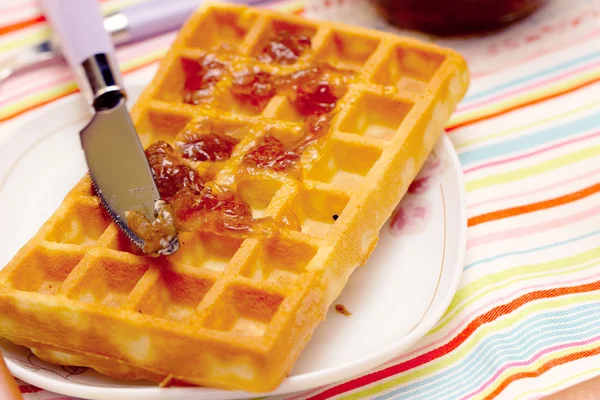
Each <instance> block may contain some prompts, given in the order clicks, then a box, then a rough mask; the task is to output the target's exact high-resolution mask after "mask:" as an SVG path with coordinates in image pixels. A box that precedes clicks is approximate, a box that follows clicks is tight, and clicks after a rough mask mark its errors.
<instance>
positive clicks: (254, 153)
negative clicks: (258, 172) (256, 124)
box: [243, 134, 300, 173]
mask: <svg viewBox="0 0 600 400" xmlns="http://www.w3.org/2000/svg"><path fill="white" fill-rule="evenodd" d="M299 159H300V155H298V153H296V152H295V151H294V150H288V149H286V147H285V146H284V144H283V143H282V142H280V141H279V140H278V139H277V138H275V137H274V136H272V135H270V134H267V136H265V137H264V138H263V139H262V140H261V142H260V143H259V144H258V145H257V146H256V147H254V149H252V150H251V151H250V152H249V153H248V154H246V155H245V156H244V159H243V163H244V164H245V165H246V166H249V167H255V168H260V169H265V168H268V169H271V170H273V171H276V172H288V173H294V172H296V173H297V172H298V171H297V169H298V160H299Z"/></svg>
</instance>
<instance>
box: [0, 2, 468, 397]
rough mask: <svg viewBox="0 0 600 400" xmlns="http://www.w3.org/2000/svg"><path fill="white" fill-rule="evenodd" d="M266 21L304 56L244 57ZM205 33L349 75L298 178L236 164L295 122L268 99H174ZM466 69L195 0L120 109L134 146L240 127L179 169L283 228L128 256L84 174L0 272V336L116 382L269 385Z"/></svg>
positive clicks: (295, 352)
mask: <svg viewBox="0 0 600 400" xmlns="http://www.w3.org/2000/svg"><path fill="white" fill-rule="evenodd" d="M281 29H286V30H289V31H291V32H295V33H299V32H302V33H304V34H306V35H308V36H310V38H311V49H310V51H308V52H305V54H303V55H302V56H301V57H300V59H299V60H298V61H297V62H295V63H293V64H292V65H285V66H282V65H273V64H268V63H262V62H260V61H259V60H258V59H257V57H256V55H257V54H259V52H260V50H261V49H262V48H263V47H264V46H265V44H266V43H267V41H268V40H270V39H271V38H272V37H273V35H274V34H275V33H277V32H278V31H279V30H281ZM223 43H227V44H229V45H232V46H234V48H236V50H237V52H239V54H241V57H244V59H245V60H246V62H247V65H256V66H258V67H259V68H261V69H262V70H264V71H267V72H270V73H273V74H282V73H287V72H291V71H297V70H299V69H301V68H306V67H307V66H310V65H311V63H312V62H313V61H321V62H322V61H324V62H327V63H330V64H331V65H333V66H334V67H337V68H340V69H344V70H351V71H353V72H355V74H356V75H355V79H354V80H353V81H352V82H351V83H350V84H349V87H348V91H347V93H346V94H345V95H344V96H343V97H342V98H341V99H340V100H338V102H337V105H336V109H335V116H334V117H333V119H332V123H331V130H330V132H329V134H328V136H327V138H326V140H325V141H323V142H322V143H320V144H319V145H318V146H315V147H314V148H311V149H309V150H308V151H306V152H305V153H304V154H303V156H302V160H301V164H302V177H301V178H300V179H296V178H295V177H290V176H286V175H284V174H278V173H272V172H268V171H261V172H259V173H257V174H255V175H252V176H245V177H244V178H243V179H239V177H237V175H236V174H237V171H239V170H240V163H241V162H242V159H243V156H244V155H245V154H246V153H247V152H248V151H249V150H250V149H252V148H253V147H254V146H255V145H256V144H257V143H258V142H259V141H260V139H261V138H262V137H263V136H264V135H265V134H266V132H270V133H272V134H273V135H274V136H276V137H278V138H279V139H280V140H281V141H282V142H289V141H290V140H292V139H293V138H295V137H297V136H298V135H299V134H300V132H301V130H302V124H303V117H302V116H301V115H300V114H299V113H298V110H296V109H295V107H294V104H293V103H292V102H291V101H289V99H288V98H286V97H285V96H280V95H276V96H274V97H273V98H272V99H271V100H270V101H269V102H268V103H267V104H266V106H265V107H264V108H263V109H262V110H258V111H257V110H256V109H254V108H251V107H248V104H245V103H244V102H243V101H240V100H239V99H238V98H235V97H234V96H232V95H231V93H230V91H229V88H230V86H231V80H230V79H228V78H227V77H226V78H223V79H221V80H220V81H219V82H218V83H217V86H216V88H215V92H214V93H215V95H216V99H217V101H216V102H214V103H211V104H209V105H192V104H184V103H183V102H182V94H181V88H182V85H183V71H182V69H181V62H180V60H181V59H182V58H187V59H191V60H195V59H198V58H199V57H200V56H202V55H204V54H205V52H206V51H210V50H212V49H213V48H215V47H216V46H218V45H221V44H223ZM468 81H469V76H468V71H467V69H466V66H465V64H464V61H463V60H462V58H461V57H460V56H459V55H458V54H456V53H454V52H452V51H450V50H446V49H441V48H438V47H436V46H433V45H428V44H424V43H421V42H417V41H414V40H410V39H406V38H401V37H397V36H391V35H389V34H384V33H381V32H374V31H367V30H362V29H358V28H354V27H346V26H342V25H336V24H329V23H323V22H319V23H317V22H312V21H308V20H305V19H301V18H298V17H294V16H289V15H283V14H279V13H275V12H272V11H267V10H260V9H253V8H247V7H244V6H233V5H219V4H215V5H211V6H207V7H204V8H202V9H201V10H198V12H196V13H195V14H194V15H193V16H192V17H191V18H190V19H189V21H188V22H187V23H186V24H185V26H184V27H183V28H182V30H181V31H180V34H179V35H178V37H177V39H176V41H175V42H174V44H173V46H172V48H171V50H170V52H169V53H168V55H167V56H166V57H165V59H164V60H163V62H162V63H161V65H160V67H159V70H158V71H157V73H156V75H155V78H154V79H153V81H152V82H151V84H150V85H149V86H148V87H147V89H146V90H145V91H144V93H143V94H142V96H141V97H140V99H139V100H138V102H137V103H136V105H135V106H134V108H133V110H132V118H133V120H134V123H135V124H136V127H137V128H138V132H139V134H140V137H141V139H142V142H143V144H144V145H145V146H148V145H149V144H151V143H153V142H156V141H157V140H165V141H167V142H169V143H173V141H174V139H175V137H176V136H177V134H179V133H180V132H181V131H182V130H184V129H186V128H190V127H193V126H194V124H197V123H201V122H202V121H205V120H206V119H207V118H208V119H210V120H211V121H213V122H214V123H215V124H222V125H223V126H227V127H232V126H233V127H235V126H239V127H243V128H244V129H240V130H235V129H229V130H230V131H232V132H242V133H243V134H240V135H241V136H240V137H238V138H237V139H239V140H240V142H239V143H238V144H237V145H236V146H235V148H234V151H233V153H232V155H231V157H230V158H229V160H227V161H226V162H216V163H215V162H200V163H196V164H194V167H195V168H196V169H197V170H198V171H200V172H201V173H202V174H204V176H211V177H214V180H215V181H216V182H217V183H220V184H222V185H225V186H228V187H230V188H233V189H234V190H235V191H237V193H239V194H240V195H241V196H242V198H244V200H246V201H247V202H248V204H250V205H251V207H252V211H253V214H254V216H256V217H260V216H271V217H274V218H275V219H278V220H281V219H282V218H283V217H284V216H285V215H288V214H289V213H290V212H293V213H294V214H295V215H296V216H297V217H298V219H299V221H300V223H301V231H300V232H298V231H289V232H287V234H286V235H284V236H283V237H275V238H265V239H254V238H246V239H240V238H235V237H223V236H215V235H213V234H211V233H199V232H192V233H183V234H181V236H180V238H181V241H182V247H181V249H180V250H179V251H178V252H177V253H176V254H175V255H173V256H170V257H168V258H166V259H165V258H159V259H154V258H149V257H145V256H143V255H142V254H140V252H139V250H137V249H135V248H133V246H132V245H130V244H129V242H128V241H127V240H126V239H125V238H124V236H123V235H122V234H121V233H120V231H119V230H118V229H117V228H116V226H115V225H114V224H112V223H111V221H110V219H109V217H108V215H107V214H106V213H105V212H104V210H103V209H102V207H101V206H100V204H99V202H98V199H97V198H96V197H95V196H94V195H93V192H92V189H91V186H90V182H89V179H88V178H87V177H86V178H84V179H82V181H81V182H80V183H79V184H78V185H77V186H76V187H75V188H74V189H73V190H72V191H71V192H70V193H69V194H68V195H67V196H66V198H65V201H64V202H63V204H62V205H61V206H60V207H59V209H58V210H57V211H56V213H55V214H54V215H53V216H52V217H51V218H50V219H49V220H48V221H47V222H46V223H45V224H44V226H43V227H42V228H41V229H40V231H39V232H38V234H37V235H36V236H35V237H34V238H32V240H31V241H30V242H29V243H27V245H25V246H24V247H23V248H22V249H21V251H20V252H19V253H18V254H17V255H16V256H15V258H14V259H13V260H12V261H11V262H10V263H9V265H8V266H7V267H6V268H5V269H3V270H2V271H1V272H0V284H1V285H2V293H1V294H0V315H1V316H0V335H2V336H5V337H7V338H8V339H10V340H12V341H14V342H16V343H19V344H23V345H26V346H28V347H31V348H32V349H33V351H34V352H35V353H36V354H37V355H38V356H39V357H40V358H42V359H45V360H47V361H50V362H54V363H61V364H74V365H84V366H90V367H93V368H95V369H97V370H98V371H100V372H102V373H105V374H107V375H110V376H115V377H119V378H147V379H152V380H154V381H157V382H163V384H169V383H175V382H178V381H181V382H188V383H192V384H198V385H205V386H212V387H219V388H224V389H243V390H249V391H268V390H271V389H273V388H275V387H276V386H277V385H278V384H279V383H281V381H282V380H283V379H284V378H285V376H286V374H288V373H289V371H290V370H291V368H292V366H293V364H294V362H295V360H296V359H297V357H298V356H299V355H300V353H301V351H302V349H303V348H304V346H305V344H306V343H307V341H308V340H309V339H310V336H311V335H312V333H313V331H314V329H315V328H316V326H317V325H318V323H319V322H321V321H322V320H323V319H324V318H325V314H326V312H327V309H328V307H329V306H330V305H331V303H332V302H333V300H334V299H335V298H336V297H337V296H338V295H339V293H340V292H341V290H342V288H343V286H344V284H345V283H346V281H347V279H348V277H349V276H350V274H351V273H352V271H353V270H354V269H355V268H356V267H358V266H360V265H363V264H364V263H365V262H366V260H367V259H368V257H369V255H370V254H371V252H372V251H373V249H374V247H375V245H376V243H377V239H378V232H379V229H380V228H381V226H382V225H383V224H384V223H385V221H386V219H387V218H388V217H389V215H390V214H391V213H392V211H393V209H394V207H395V206H396V204H397V203H398V202H399V200H400V199H401V198H402V196H403V194H404V193H405V191H406V190H407V188H408V185H409V184H410V182H411V181H412V179H414V177H415V176H416V174H417V173H418V170H419V168H420V167H421V165H422V164H423V162H424V161H425V159H426V157H427V155H428V154H429V152H430V151H431V149H432V148H433V146H434V144H435V143H436V142H437V140H438V139H439V136H440V132H441V131H442V129H443V126H444V124H445V123H446V121H447V120H448V118H449V116H450V114H451V113H452V112H453V110H454V108H455V107H456V104H457V103H458V102H459V101H460V99H461V98H462V96H463V95H464V93H465V91H466V88H467V86H468ZM248 127H249V128H248ZM266 128H268V129H266ZM234 134H235V133H234ZM334 216H335V217H334Z"/></svg>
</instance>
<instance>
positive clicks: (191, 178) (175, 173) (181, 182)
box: [146, 140, 204, 201]
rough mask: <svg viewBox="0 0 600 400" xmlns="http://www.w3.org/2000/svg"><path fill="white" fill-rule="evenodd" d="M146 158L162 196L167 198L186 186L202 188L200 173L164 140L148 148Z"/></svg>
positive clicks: (195, 188) (196, 188)
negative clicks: (187, 163)
mask: <svg viewBox="0 0 600 400" xmlns="http://www.w3.org/2000/svg"><path fill="white" fill-rule="evenodd" d="M146 158H147V159H148V163H149V164H150V168H151V169H152V172H153V174H154V180H155V181H156V185H157V188H158V192H159V193H160V196H161V197H162V198H163V199H165V200H167V201H168V199H169V198H171V197H173V196H175V195H176V194H177V192H179V191H180V190H181V189H183V188H184V187H191V188H192V189H194V190H198V191H200V190H202V188H203V187H204V184H203V182H202V180H201V179H200V175H198V173H197V172H196V171H195V170H193V169H192V168H190V167H188V166H187V165H186V164H185V163H184V162H183V161H182V160H181V158H180V157H179V155H178V154H177V152H176V151H175V149H173V147H171V145H169V144H168V143H166V142H164V141H162V140H161V141H158V142H155V143H153V144H152V145H150V146H149V147H148V148H147V149H146Z"/></svg>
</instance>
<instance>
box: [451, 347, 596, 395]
mask: <svg viewBox="0 0 600 400" xmlns="http://www.w3.org/2000/svg"><path fill="white" fill-rule="evenodd" d="M598 340H600V336H596V337H593V338H590V339H587V340H582V341H580V342H574V343H564V344H561V345H557V346H552V347H548V348H547V349H545V350H542V351H540V352H539V353H537V354H536V355H534V356H533V357H531V358H530V359H529V360H526V361H518V362H512V363H509V364H506V365H505V366H504V367H502V368H500V370H499V371H498V372H496V373H495V374H494V375H493V376H492V377H491V378H490V379H488V380H487V382H485V383H484V384H483V385H481V387H480V388H479V389H477V390H475V391H474V392H471V393H469V394H468V395H466V396H465V397H463V398H462V399H461V400H464V399H469V398H472V397H473V396H475V395H477V394H479V393H481V392H483V390H484V389H485V388H486V387H488V386H489V385H491V384H492V382H494V381H495V380H496V379H498V377H499V376H500V375H502V373H503V372H504V371H506V370H508V369H509V368H515V367H523V366H526V365H531V364H533V363H534V362H535V361H537V360H538V359H540V358H541V357H542V356H543V355H545V354H548V353H552V352H553V351H558V350H562V349H568V348H570V347H577V346H585V345H586V344H590V343H594V342H596V341H598Z"/></svg>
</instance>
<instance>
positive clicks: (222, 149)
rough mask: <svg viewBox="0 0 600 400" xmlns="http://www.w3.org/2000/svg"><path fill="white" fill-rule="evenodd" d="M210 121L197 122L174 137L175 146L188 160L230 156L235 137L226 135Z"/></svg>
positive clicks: (214, 159)
mask: <svg viewBox="0 0 600 400" xmlns="http://www.w3.org/2000/svg"><path fill="white" fill-rule="evenodd" d="M224 130H225V129H218V128H217V127H216V126H214V125H213V124H211V123H210V122H202V123H198V124H196V125H195V126H193V127H191V128H189V129H186V130H184V131H183V132H181V133H180V134H179V135H178V136H177V138H176V139H175V143H174V145H175V148H176V149H177V152H178V153H179V154H180V155H181V157H182V158H184V159H186V160H190V161H224V160H228V159H229V157H231V153H232V152H233V148H234V147H235V146H236V145H237V144H238V143H239V141H238V140H237V139H234V138H232V137H230V136H227V135H226V134H225V132H224Z"/></svg>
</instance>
